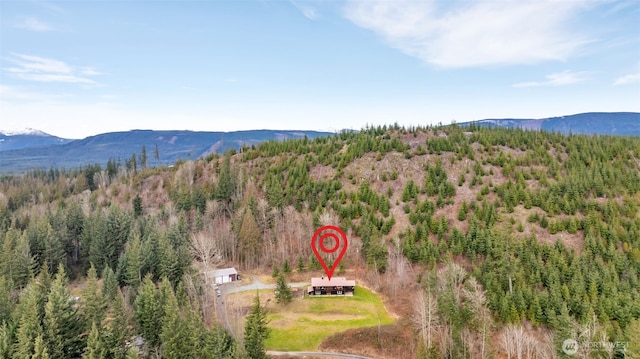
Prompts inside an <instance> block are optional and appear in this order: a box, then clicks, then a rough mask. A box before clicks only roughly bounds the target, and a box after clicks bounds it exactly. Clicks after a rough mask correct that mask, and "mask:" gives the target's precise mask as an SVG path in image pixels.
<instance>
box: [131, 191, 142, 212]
mask: <svg viewBox="0 0 640 359" xmlns="http://www.w3.org/2000/svg"><path fill="white" fill-rule="evenodd" d="M132 204H133V215H134V216H136V217H140V216H142V198H140V195H139V194H137V195H136V196H135V197H133V202H132Z"/></svg>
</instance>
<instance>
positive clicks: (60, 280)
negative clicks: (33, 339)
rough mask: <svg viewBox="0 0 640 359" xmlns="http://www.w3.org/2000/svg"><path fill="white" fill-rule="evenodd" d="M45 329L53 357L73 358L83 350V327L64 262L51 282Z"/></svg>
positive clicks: (45, 337) (45, 311) (47, 343)
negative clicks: (68, 287)
mask: <svg viewBox="0 0 640 359" xmlns="http://www.w3.org/2000/svg"><path fill="white" fill-rule="evenodd" d="M43 329H44V339H45V344H46V345H47V348H48V349H49V355H50V356H51V359H58V358H60V359H64V358H71V357H74V356H77V355H78V353H81V352H82V346H83V343H82V340H81V339H80V336H79V335H80V333H81V331H82V327H81V325H80V322H79V320H78V313H77V309H76V307H75V304H74V303H73V301H72V300H71V298H70V293H69V290H68V289H67V279H66V277H65V272H64V267H63V266H62V264H60V265H59V266H58V272H57V273H56V277H55V279H54V280H53V282H52V283H51V291H50V292H49V296H48V298H47V304H46V305H45V307H44V326H43Z"/></svg>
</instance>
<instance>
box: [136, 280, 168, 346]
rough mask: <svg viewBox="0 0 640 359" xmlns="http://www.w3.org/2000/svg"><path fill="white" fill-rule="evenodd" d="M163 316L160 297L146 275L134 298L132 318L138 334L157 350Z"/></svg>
mask: <svg viewBox="0 0 640 359" xmlns="http://www.w3.org/2000/svg"><path fill="white" fill-rule="evenodd" d="M163 316H164V311H163V303H162V298H161V295H160V293H159V291H158V289H156V285H155V284H154V283H153V280H152V278H151V275H150V274H147V275H146V276H145V277H144V279H143V280H142V284H141V285H140V288H139V291H138V296H137V297H136V301H135V312H134V318H135V321H136V326H137V328H138V332H139V333H140V334H142V337H144V339H145V340H146V341H147V343H148V344H149V346H150V347H151V348H157V347H158V346H159V344H160V328H162V318H163Z"/></svg>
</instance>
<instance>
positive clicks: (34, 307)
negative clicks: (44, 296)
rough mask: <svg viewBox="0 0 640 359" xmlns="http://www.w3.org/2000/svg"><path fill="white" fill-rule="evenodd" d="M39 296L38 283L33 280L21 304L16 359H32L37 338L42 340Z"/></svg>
mask: <svg viewBox="0 0 640 359" xmlns="http://www.w3.org/2000/svg"><path fill="white" fill-rule="evenodd" d="M39 296H40V295H39V293H38V287H37V284H36V281H35V280H32V281H31V282H30V283H29V285H28V286H27V288H25V290H24V294H23V297H22V300H21V302H20V308H19V311H20V319H19V321H18V329H17V332H16V342H15V345H14V347H13V352H14V355H15V357H16V358H30V357H31V355H33V353H34V349H35V348H34V345H35V342H36V338H41V339H42V325H41V319H42V318H41V316H40V313H39V312H40V308H39V306H40V301H39V300H40V298H39Z"/></svg>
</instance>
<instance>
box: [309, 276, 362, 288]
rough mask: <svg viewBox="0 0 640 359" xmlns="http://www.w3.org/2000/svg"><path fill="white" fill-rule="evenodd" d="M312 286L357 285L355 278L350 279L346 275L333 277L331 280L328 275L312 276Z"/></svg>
mask: <svg viewBox="0 0 640 359" xmlns="http://www.w3.org/2000/svg"><path fill="white" fill-rule="evenodd" d="M311 286H312V287H355V286H356V281H355V280H348V279H347V278H345V277H333V278H331V280H329V278H327V277H323V278H311Z"/></svg>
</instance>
